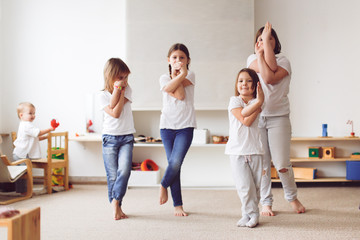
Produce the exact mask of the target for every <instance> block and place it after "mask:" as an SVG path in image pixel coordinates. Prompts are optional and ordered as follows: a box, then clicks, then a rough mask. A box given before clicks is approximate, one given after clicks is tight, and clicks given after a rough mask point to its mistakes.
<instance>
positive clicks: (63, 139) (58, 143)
mask: <svg viewBox="0 0 360 240" xmlns="http://www.w3.org/2000/svg"><path fill="white" fill-rule="evenodd" d="M47 141H48V146H47V158H44V159H33V160H31V162H32V166H33V168H42V169H44V176H41V177H40V178H42V179H44V187H45V189H46V191H47V193H48V194H51V193H52V169H54V168H63V169H64V170H63V172H64V188H65V190H69V156H68V141H69V139H68V132H52V133H49V134H48V137H47ZM58 154H63V156H64V159H55V158H54V156H56V155H58ZM36 178H39V177H36Z"/></svg>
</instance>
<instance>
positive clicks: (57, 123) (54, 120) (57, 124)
mask: <svg viewBox="0 0 360 240" xmlns="http://www.w3.org/2000/svg"><path fill="white" fill-rule="evenodd" d="M50 124H51V126H52V127H53V129H56V128H57V127H58V126H59V125H60V123H59V122H57V121H56V119H52V120H51V123H50Z"/></svg>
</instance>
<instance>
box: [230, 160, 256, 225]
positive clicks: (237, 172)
mask: <svg viewBox="0 0 360 240" xmlns="http://www.w3.org/2000/svg"><path fill="white" fill-rule="evenodd" d="M230 163H231V169H232V174H233V177H234V181H235V186H236V189H237V193H238V195H239V198H240V200H241V204H242V207H241V212H242V215H243V216H245V215H248V216H249V217H250V218H251V217H253V216H257V217H259V200H260V184H261V175H262V170H263V166H262V165H263V163H262V155H251V156H236V155H230Z"/></svg>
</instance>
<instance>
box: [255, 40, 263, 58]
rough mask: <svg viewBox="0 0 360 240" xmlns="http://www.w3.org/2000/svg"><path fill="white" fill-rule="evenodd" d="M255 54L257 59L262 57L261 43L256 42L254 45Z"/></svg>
mask: <svg viewBox="0 0 360 240" xmlns="http://www.w3.org/2000/svg"><path fill="white" fill-rule="evenodd" d="M255 53H256V56H257V57H263V56H264V45H263V42H262V41H257V42H256V44H255Z"/></svg>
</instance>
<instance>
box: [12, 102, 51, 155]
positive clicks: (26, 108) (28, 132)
mask: <svg viewBox="0 0 360 240" xmlns="http://www.w3.org/2000/svg"><path fill="white" fill-rule="evenodd" d="M35 111H36V109H35V106H34V105H33V104H32V103H29V102H22V103H20V104H19V105H18V107H17V113H18V117H19V119H20V124H19V129H18V132H17V137H16V140H15V141H14V146H15V148H14V152H13V160H14V161H16V160H19V159H23V158H30V159H39V158H41V151H40V143H39V141H41V140H44V139H46V138H47V136H46V134H47V133H49V132H51V131H54V130H55V129H54V128H53V127H50V128H46V129H43V130H41V129H39V128H37V127H35V126H34V125H33V121H34V120H35Z"/></svg>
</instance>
